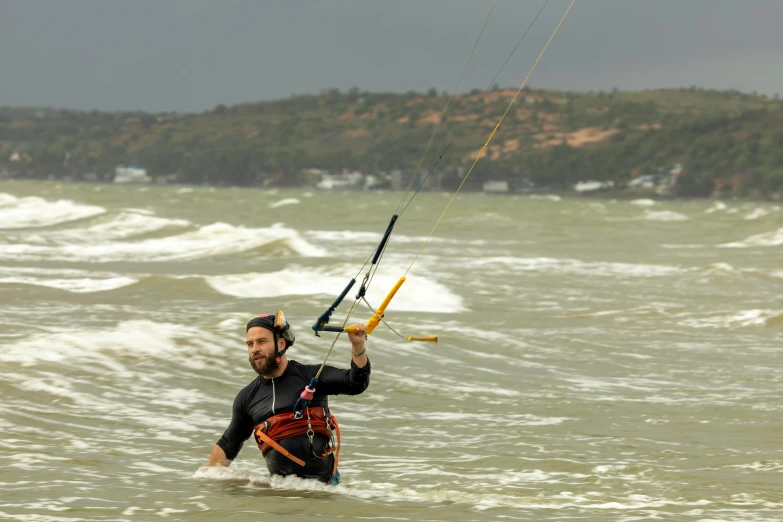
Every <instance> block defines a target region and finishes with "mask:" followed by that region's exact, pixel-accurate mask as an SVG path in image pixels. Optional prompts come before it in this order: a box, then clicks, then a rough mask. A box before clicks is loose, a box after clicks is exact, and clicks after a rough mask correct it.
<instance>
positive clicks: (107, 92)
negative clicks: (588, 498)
mask: <svg viewBox="0 0 783 522" xmlns="http://www.w3.org/2000/svg"><path fill="white" fill-rule="evenodd" d="M544 1H545V0H498V3H497V6H496V7H495V10H494V12H493V14H492V17H491V18H490V21H489V23H488V24H487V28H486V30H485V31H484V35H483V36H482V39H481V41H480V42H479V46H478V48H477V50H476V53H475V54H474V56H473V59H472V60H471V63H470V65H469V67H468V71H467V72H466V74H465V77H464V79H463V82H462V85H461V87H460V89H459V90H460V91H461V92H466V91H468V90H470V89H472V88H482V89H483V88H484V87H486V86H487V84H488V83H489V81H490V80H491V79H492V77H493V76H494V75H495V73H496V72H497V70H498V69H499V67H500V65H501V64H502V63H503V61H504V60H505V59H506V57H507V56H508V53H509V52H510V51H511V49H512V48H513V47H514V45H515V44H516V42H517V41H518V40H519V38H520V36H521V35H522V33H523V32H524V30H525V28H526V27H527V26H528V24H529V23H530V22H531V21H532V19H533V17H534V16H535V13H536V12H537V11H538V10H539V9H540V8H541V6H542V5H543V4H544ZM568 3H569V0H550V1H549V3H548V5H547V6H546V9H545V10H544V12H543V13H542V15H541V17H540V18H539V19H538V21H537V22H536V24H535V25H534V26H533V29H532V30H531V31H530V33H529V34H528V35H527V37H526V38H525V40H524V42H523V43H522V45H521V46H520V48H519V49H518V51H517V53H516V54H515V55H514V57H513V58H512V59H511V61H510V62H509V64H508V65H507V66H506V68H505V69H504V71H503V74H502V75H501V76H500V77H499V79H498V83H499V84H500V85H501V86H504V87H512V86H513V87H516V86H518V85H519V83H520V82H521V80H522V79H523V78H524V76H525V74H526V73H527V70H528V68H529V67H530V65H531V64H532V63H533V61H534V59H535V57H536V56H537V55H538V53H539V52H540V50H541V48H542V47H543V45H544V43H545V42H546V40H547V38H548V37H549V34H550V33H551V31H552V29H554V27H555V25H556V24H557V21H558V20H559V18H560V16H561V15H562V13H563V12H564V11H565V9H566V7H567V6H568ZM491 5H492V0H322V1H315V0H310V1H306V0H301V1H299V0H124V1H123V0H67V1H66V0H0V106H48V107H64V108H77V109H101V110H137V109H140V110H146V111H169V110H174V111H201V110H204V109H209V108H212V107H214V106H215V105H218V104H221V103H222V104H226V105H230V104H234V103H239V102H244V101H257V100H269V99H277V98H284V97H288V96H290V95H291V94H302V93H317V92H318V91H320V90H321V89H324V88H329V87H338V88H340V89H348V88H350V87H352V86H357V87H359V88H361V89H362V90H369V91H392V92H404V91H408V90H416V91H424V90H426V89H428V88H430V87H436V88H437V89H438V90H439V91H443V90H446V91H451V89H452V87H453V85H454V83H455V82H456V79H457V77H458V75H459V72H460V70H461V68H462V65H463V63H464V61H465V59H466V58H467V56H468V53H469V52H470V49H471V47H472V45H473V42H474V40H475V38H476V35H477V34H478V32H479V29H480V28H481V24H482V23H483V21H484V19H485V17H486V14H487V12H488V11H489V8H490V6H491ZM782 24H783V0H576V4H575V5H574V7H573V9H572V10H571V12H570V13H569V15H568V17H567V18H566V20H565V22H564V23H563V26H562V27H561V28H560V31H559V32H558V33H557V35H556V36H555V39H554V41H553V42H552V44H551V45H550V47H549V49H548V50H547V53H546V54H545V56H544V58H543V59H542V61H541V63H540V64H539V66H538V68H537V69H536V71H535V72H534V73H533V75H532V76H531V79H530V82H529V83H530V85H531V86H532V87H545V88H554V89H562V90H577V91H586V90H609V89H611V88H613V87H617V88H620V89H650V88H658V87H688V86H690V85H698V86H702V87H707V88H713V89H739V90H741V91H746V92H751V91H758V92H760V93H765V94H769V95H773V94H774V93H777V92H781V93H783V28H781V25H782Z"/></svg>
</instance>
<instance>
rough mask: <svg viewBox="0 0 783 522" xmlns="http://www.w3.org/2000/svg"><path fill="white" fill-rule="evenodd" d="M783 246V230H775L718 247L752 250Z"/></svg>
mask: <svg viewBox="0 0 783 522" xmlns="http://www.w3.org/2000/svg"><path fill="white" fill-rule="evenodd" d="M780 245H783V228H779V229H777V230H773V231H772V232H763V233H761V234H755V235H752V236H750V237H748V238H746V239H743V240H742V241H734V242H731V243H722V244H720V245H718V246H719V247H724V248H751V247H770V246H780Z"/></svg>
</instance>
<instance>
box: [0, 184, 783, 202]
mask: <svg viewBox="0 0 783 522" xmlns="http://www.w3.org/2000/svg"><path fill="white" fill-rule="evenodd" d="M6 183H43V184H47V185H58V184H63V185H85V186H92V187H118V188H126V189H129V188H136V189H141V188H147V189H152V188H164V187H169V188H177V189H183V188H189V189H199V188H200V189H215V190H260V191H269V192H272V191H280V190H292V191H295V190H300V191H303V192H312V193H325V194H328V193H346V194H353V193H362V192H365V193H373V194H384V193H388V194H401V193H403V192H404V191H403V190H391V189H339V190H334V189H331V190H324V189H319V188H317V187H314V186H310V185H285V186H268V187H264V186H262V185H248V186H243V185H218V184H198V185H194V184H189V183H112V182H107V181H88V180H62V179H20V178H8V179H0V187H2V186H3V185H4V184H6ZM422 193H429V194H436V193H437V194H453V193H454V192H453V191H449V190H432V189H428V190H425V191H422ZM460 193H462V194H485V195H487V196H491V197H504V196H505V197H513V196H517V197H518V196H528V197H536V196H537V197H540V198H547V197H549V196H553V197H557V198H562V199H569V200H579V199H583V200H586V201H611V200H616V201H634V200H651V201H654V202H656V203H666V202H697V201H701V202H724V203H726V202H753V203H769V204H771V205H776V204H781V200H780V199H771V198H754V197H751V196H742V197H741V196H736V195H730V196H724V197H720V196H714V197H695V196H661V195H659V194H654V193H652V194H647V193H642V192H630V191H620V190H602V191H595V192H594V193H589V194H584V193H579V192H576V191H569V190H540V191H530V190H528V191H515V192H493V191H484V190H465V189H463V190H461V191H460Z"/></svg>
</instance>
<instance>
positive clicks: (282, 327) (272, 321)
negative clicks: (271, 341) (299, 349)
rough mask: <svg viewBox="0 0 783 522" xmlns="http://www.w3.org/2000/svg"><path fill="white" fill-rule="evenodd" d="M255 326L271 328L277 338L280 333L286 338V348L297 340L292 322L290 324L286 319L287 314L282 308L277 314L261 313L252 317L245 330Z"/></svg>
mask: <svg viewBox="0 0 783 522" xmlns="http://www.w3.org/2000/svg"><path fill="white" fill-rule="evenodd" d="M254 326H260V327H261V328H266V329H267V330H271V331H272V333H273V334H275V339H276V338H277V336H278V335H279V336H280V337H282V338H283V339H285V347H286V348H288V347H289V346H291V345H293V344H294V341H295V340H296V336H295V335H294V329H293V328H292V327H291V325H290V324H288V321H286V320H285V314H284V313H283V311H282V310H278V311H277V314H275V315H272V314H261V315H258V316H256V317H254V318H252V319H251V320H250V321H248V323H247V328H246V329H245V331H248V330H250V329H251V328H253V327H254ZM275 344H277V343H275Z"/></svg>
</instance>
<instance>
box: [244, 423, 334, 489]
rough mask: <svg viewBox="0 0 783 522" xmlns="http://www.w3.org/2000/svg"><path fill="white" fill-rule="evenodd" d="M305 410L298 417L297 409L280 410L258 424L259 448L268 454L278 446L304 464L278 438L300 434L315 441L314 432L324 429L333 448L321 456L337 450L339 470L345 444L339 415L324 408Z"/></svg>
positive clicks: (257, 441)
mask: <svg viewBox="0 0 783 522" xmlns="http://www.w3.org/2000/svg"><path fill="white" fill-rule="evenodd" d="M305 412H306V415H305V416H304V417H303V418H301V419H294V414H293V413H279V414H277V415H273V416H272V417H269V418H268V419H267V420H265V421H264V422H262V423H260V424H258V425H257V426H256V427H255V430H253V433H254V435H255V439H256V444H258V449H260V450H261V454H262V455H263V456H264V457H266V454H267V453H268V452H269V450H270V449H273V448H274V449H275V450H277V451H278V452H280V453H281V454H282V455H284V456H286V457H288V458H289V459H291V460H292V461H294V462H296V463H297V464H299V465H300V466H302V467H304V465H305V463H304V461H303V460H302V459H300V458H298V457H296V456H294V455H292V454H291V453H290V452H289V451H288V450H286V449H285V448H283V447H282V446H281V445H280V444H278V441H281V440H283V439H287V438H289V437H295V436H297V435H307V436H308V437H310V444H312V443H313V435H314V434H316V433H320V434H322V435H326V436H327V437H329V439H330V440H331V445H330V446H329V449H327V450H326V451H325V452H324V454H323V455H321V458H326V457H327V456H328V455H329V454H330V453H334V466H333V467H332V474H334V473H335V472H336V471H337V459H338V457H339V455H340V445H341V444H340V426H339V425H338V424H337V419H335V418H334V415H331V414H330V413H328V412H327V411H326V410H325V409H324V408H312V409H310V408H307V409H306V410H305Z"/></svg>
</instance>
